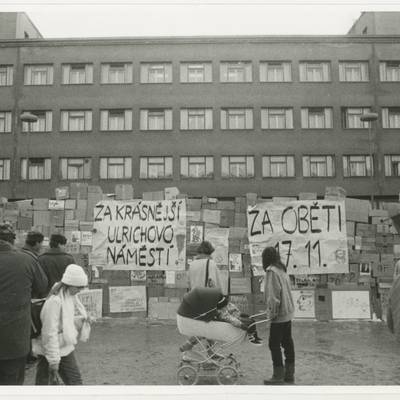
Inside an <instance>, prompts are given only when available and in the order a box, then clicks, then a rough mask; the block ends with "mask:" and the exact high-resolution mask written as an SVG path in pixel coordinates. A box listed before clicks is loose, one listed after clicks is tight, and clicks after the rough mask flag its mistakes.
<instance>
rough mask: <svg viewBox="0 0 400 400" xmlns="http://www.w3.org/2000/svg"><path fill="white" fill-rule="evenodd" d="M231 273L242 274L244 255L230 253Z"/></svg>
mask: <svg viewBox="0 0 400 400" xmlns="http://www.w3.org/2000/svg"><path fill="white" fill-rule="evenodd" d="M229 271H230V272H242V271H243V265H242V254H241V253H229Z"/></svg>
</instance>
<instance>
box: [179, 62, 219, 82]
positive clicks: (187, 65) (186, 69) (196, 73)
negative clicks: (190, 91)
mask: <svg viewBox="0 0 400 400" xmlns="http://www.w3.org/2000/svg"><path fill="white" fill-rule="evenodd" d="M180 79H181V82H182V83H207V82H212V64H211V62H182V63H181V68H180Z"/></svg>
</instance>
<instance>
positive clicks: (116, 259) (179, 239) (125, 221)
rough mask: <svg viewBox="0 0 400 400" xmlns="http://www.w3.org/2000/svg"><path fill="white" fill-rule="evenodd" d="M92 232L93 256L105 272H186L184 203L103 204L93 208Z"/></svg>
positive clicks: (140, 201)
mask: <svg viewBox="0 0 400 400" xmlns="http://www.w3.org/2000/svg"><path fill="white" fill-rule="evenodd" d="M93 229H94V234H93V249H92V252H93V253H95V254H99V255H100V256H101V257H103V259H104V264H105V269H114V270H134V269H141V270H184V269H185V263H186V202H185V199H179V200H162V201H161V200H160V201H143V200H126V201H115V200H109V201H106V200H104V201H101V202H99V203H97V204H96V206H95V210H94V224H93Z"/></svg>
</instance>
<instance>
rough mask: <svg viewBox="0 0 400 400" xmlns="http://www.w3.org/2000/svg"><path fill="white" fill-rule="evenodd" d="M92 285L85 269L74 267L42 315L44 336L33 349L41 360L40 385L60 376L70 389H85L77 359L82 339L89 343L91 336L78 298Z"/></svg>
mask: <svg viewBox="0 0 400 400" xmlns="http://www.w3.org/2000/svg"><path fill="white" fill-rule="evenodd" d="M87 285H88V279H87V276H86V274H85V272H84V270H83V268H82V267H80V266H79V265H75V264H70V265H68V267H67V268H66V270H65V272H64V274H63V276H62V279H61V282H57V283H56V284H55V285H54V286H53V288H52V289H51V290H50V293H49V295H48V297H47V299H46V302H45V303H44V305H43V308H42V311H41V313H40V319H41V321H42V331H41V336H39V337H38V338H37V339H33V343H32V349H33V352H34V353H35V354H37V355H38V356H39V361H38V365H37V370H36V385H48V384H49V378H50V376H51V375H52V374H54V373H55V372H58V373H59V375H60V377H61V379H62V380H63V382H64V383H65V384H66V385H82V378H81V374H80V371H79V368H78V365H77V363H76V359H75V354H74V350H75V345H76V344H77V341H78V338H79V339H80V340H81V341H86V340H87V339H88V338H89V334H90V324H89V318H88V315H87V313H86V310H85V307H84V306H83V305H82V303H81V302H80V300H79V299H78V297H77V296H76V295H77V293H79V292H80V291H81V290H82V289H84V288H85V287H86V286H87Z"/></svg>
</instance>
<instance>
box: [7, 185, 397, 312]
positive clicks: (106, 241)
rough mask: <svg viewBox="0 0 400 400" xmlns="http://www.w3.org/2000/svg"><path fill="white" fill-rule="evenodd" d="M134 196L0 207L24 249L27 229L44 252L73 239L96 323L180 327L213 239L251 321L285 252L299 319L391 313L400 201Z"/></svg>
mask: <svg viewBox="0 0 400 400" xmlns="http://www.w3.org/2000/svg"><path fill="white" fill-rule="evenodd" d="M133 197H134V196H133V188H132V186H131V185H117V186H116V188H115V194H114V195H113V196H111V197H110V196H109V195H105V194H103V193H102V190H101V188H100V187H99V186H88V185H86V184H82V183H74V184H71V185H70V186H69V187H63V188H58V189H57V190H56V196H55V199H46V198H41V199H33V200H23V201H15V202H8V201H6V199H2V201H1V203H0V220H1V221H8V222H10V223H12V224H13V225H14V227H15V229H16V230H17V239H18V240H17V243H18V245H22V244H23V242H24V235H25V234H26V232H27V231H29V230H39V231H41V232H43V234H44V235H45V238H46V240H45V243H46V244H48V238H49V236H50V234H51V233H53V232H62V233H64V234H65V236H66V237H67V238H68V244H67V251H69V252H70V253H72V254H73V256H74V257H75V260H76V262H77V263H78V264H80V265H82V266H83V267H84V268H85V270H86V271H87V273H88V275H89V281H90V286H89V289H90V290H89V292H88V293H86V294H85V295H84V297H83V300H84V302H85V303H86V304H87V305H88V307H89V308H90V309H91V312H92V314H93V315H94V316H96V317H99V314H101V315H103V316H105V315H108V316H132V315H135V316H140V317H148V318H151V319H160V320H163V319H164V320H167V319H174V318H175V311H176V309H177V307H178V305H179V303H180V301H181V299H182V297H183V295H184V293H186V291H187V286H188V276H187V269H188V266H189V264H190V262H191V260H193V259H194V258H195V257H196V248H197V246H198V245H199V243H200V242H201V241H202V240H204V239H205V240H209V241H211V242H212V243H213V245H214V247H215V249H216V250H215V252H214V254H213V257H214V260H215V261H216V263H217V265H218V268H219V269H220V271H221V275H222V276H223V282H222V285H223V290H224V291H225V292H229V293H230V295H231V298H232V300H233V301H234V302H235V303H236V304H237V305H238V306H239V308H240V309H241V310H243V311H245V312H248V313H255V312H258V311H260V310H262V309H263V307H264V304H263V275H264V273H263V271H262V269H261V268H260V252H261V251H262V249H263V248H264V247H265V246H276V247H277V248H278V250H279V251H280V254H281V257H282V259H283V261H284V262H285V263H286V265H287V266H288V271H289V273H290V276H291V281H292V287H293V295H294V298H295V303H296V318H316V319H318V320H330V319H347V318H361V319H369V318H371V316H372V315H373V314H375V315H376V316H377V317H379V318H380V317H383V316H384V315H385V307H386V303H387V301H386V299H387V292H388V290H389V288H390V285H391V282H392V279H393V266H394V262H395V260H396V259H397V258H399V257H400V236H399V233H398V232H397V230H396V227H395V224H393V221H392V217H393V216H395V215H397V214H399V213H400V203H381V204H379V209H371V206H370V203H369V201H366V200H358V199H351V198H346V197H345V195H344V193H343V191H342V190H340V188H327V192H326V195H325V198H324V199H317V198H316V195H315V194H310V193H299V196H298V198H272V199H260V198H258V196H257V194H255V193H248V194H247V195H246V196H241V197H236V198H235V199H232V200H226V199H224V200H220V199H216V198H207V197H203V198H191V197H190V196H188V195H185V194H180V193H179V191H178V190H176V189H174V190H172V189H171V188H165V190H162V191H158V192H147V193H144V194H143V196H142V199H134V198H133ZM100 294H101V296H100ZM100 303H101V305H100ZM99 310H101V311H99Z"/></svg>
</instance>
